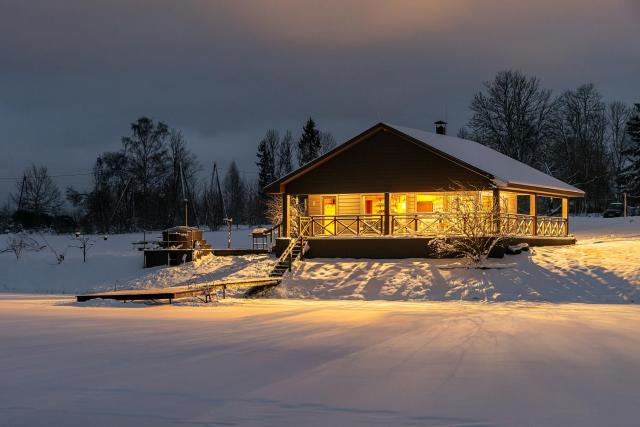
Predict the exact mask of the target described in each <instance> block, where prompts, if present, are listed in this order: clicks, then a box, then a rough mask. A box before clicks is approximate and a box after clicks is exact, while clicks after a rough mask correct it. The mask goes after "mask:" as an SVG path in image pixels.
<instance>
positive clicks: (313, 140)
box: [298, 117, 322, 166]
mask: <svg viewBox="0 0 640 427" xmlns="http://www.w3.org/2000/svg"><path fill="white" fill-rule="evenodd" d="M321 148H322V142H321V140H320V131H319V130H318V129H316V123H315V122H314V121H313V119H312V118H311V117H309V120H307V123H306V124H305V125H304V127H303V128H302V135H301V136H300V140H299V141H298V164H299V165H300V166H302V165H304V164H307V163H309V162H310V161H312V160H313V159H315V158H316V157H318V155H319V154H320V149H321Z"/></svg>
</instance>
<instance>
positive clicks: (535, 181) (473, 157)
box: [383, 123, 584, 195]
mask: <svg viewBox="0 0 640 427" xmlns="http://www.w3.org/2000/svg"><path fill="white" fill-rule="evenodd" d="M383 125H385V126H387V127H389V128H392V129H395V130H397V131H398V132H401V133H403V134H405V135H407V136H409V137H411V138H413V139H414V140H417V141H419V142H421V143H423V144H425V145H427V146H429V147H431V148H434V149H436V150H438V151H440V152H442V153H444V154H447V155H449V156H451V157H454V158H456V159H458V160H460V161H462V162H464V163H466V164H468V165H470V166H473V167H474V168H477V169H480V170H481V171H484V172H486V173H488V174H490V175H493V177H494V181H495V183H496V185H498V186H499V187H509V186H512V187H517V186H526V187H543V188H547V189H550V190H558V191H561V192H569V193H575V194H577V195H580V194H581V195H584V191H582V190H580V189H579V188H576V187H574V186H572V185H569V184H567V183H565V182H563V181H560V180H559V179H556V178H554V177H552V176H550V175H547V174H546V173H543V172H540V171H539V170H537V169H534V168H532V167H531V166H528V165H526V164H524V163H522V162H519V161H518V160H515V159H512V158H511V157H509V156H506V155H504V154H502V153H500V152H498V151H496V150H493V149H491V148H489V147H487V146H485V145H482V144H479V143H477V142H474V141H470V140H467V139H462V138H456V137H453V136H448V135H439V134H436V133H433V132H427V131H424V130H419V129H413V128H408V127H404V126H396V125H392V124H389V123H383Z"/></svg>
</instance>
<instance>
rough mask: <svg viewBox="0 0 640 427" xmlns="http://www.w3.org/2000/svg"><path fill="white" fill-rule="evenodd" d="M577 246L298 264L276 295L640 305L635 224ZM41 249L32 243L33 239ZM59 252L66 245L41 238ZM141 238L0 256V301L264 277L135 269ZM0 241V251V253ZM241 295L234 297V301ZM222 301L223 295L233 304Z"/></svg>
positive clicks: (195, 268)
mask: <svg viewBox="0 0 640 427" xmlns="http://www.w3.org/2000/svg"><path fill="white" fill-rule="evenodd" d="M571 228H572V232H573V233H574V234H575V235H576V237H577V238H578V244H577V245H575V246H565V247H546V248H534V249H533V251H532V252H531V253H528V254H527V253H523V254H521V255H517V256H508V257H505V259H504V260H502V261H500V263H501V264H506V265H507V268H503V269H495V270H467V269H443V268H441V267H442V266H444V265H447V264H451V261H449V260H426V259H408V260H387V261H385V260H355V259H342V260H336V259H324V260H323V259H313V260H306V261H304V262H299V263H297V264H296V265H295V267H294V269H293V272H292V274H290V275H288V276H286V277H285V280H284V281H283V283H282V285H281V286H280V287H279V288H278V289H277V290H276V292H275V295H274V296H275V297H278V298H304V299H359V300H432V301H447V300H467V301H476V300H480V301H551V302H590V303H632V302H640V263H638V261H637V254H638V253H640V217H634V218H613V219H603V218H595V217H594V218H571ZM34 237H35V238H36V239H40V240H42V239H41V238H40V236H37V235H36V236H34ZM205 237H206V239H207V240H208V241H210V242H212V243H213V244H214V247H226V232H224V231H220V232H215V233H207V234H206V236H205ZM45 238H46V239H47V241H48V242H49V243H50V244H51V245H52V246H53V247H54V248H56V250H57V251H58V252H61V251H63V250H64V248H65V247H67V246H68V245H69V244H70V243H71V241H70V239H69V238H68V237H66V236H45ZM141 238H142V235H136V234H129V235H115V236H110V237H109V239H108V240H107V241H104V240H101V239H100V238H98V237H97V238H96V240H95V246H94V247H93V248H92V249H91V251H90V253H89V259H88V261H87V263H83V262H82V258H81V253H80V251H79V250H78V249H74V248H68V249H66V258H65V261H64V262H63V263H62V264H61V265H57V264H56V262H55V259H54V257H53V255H52V254H51V253H50V252H49V251H46V250H45V251H42V252H38V253H26V254H25V255H24V256H23V258H22V259H21V260H19V261H16V260H15V258H14V257H13V256H12V255H11V254H7V253H5V254H0V269H1V270H2V273H0V291H4V292H20V293H55V294H60V293H72V294H73V293H85V292H89V291H99V290H110V289H130V288H148V287H160V286H176V285H184V284H188V283H199V282H206V281H211V280H217V279H223V278H243V277H256V276H264V275H266V274H267V273H268V272H269V271H270V269H271V268H272V266H273V264H274V262H275V259H274V258H273V257H270V256H266V255H263V256H244V257H207V258H204V259H203V260H201V261H200V262H196V263H194V264H187V265H183V266H181V267H174V268H164V267H157V268H152V269H142V268H141V264H142V254H141V253H140V252H138V251H136V250H134V249H133V248H132V245H131V242H133V241H137V240H141ZM2 240H3V238H2V236H0V245H1V244H2ZM233 243H234V246H235V247H249V246H250V245H251V241H250V238H249V229H247V228H241V229H240V230H234V235H233ZM242 291H243V290H238V292H242ZM233 292H234V291H232V292H231V295H233Z"/></svg>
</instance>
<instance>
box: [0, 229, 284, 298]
mask: <svg viewBox="0 0 640 427" xmlns="http://www.w3.org/2000/svg"><path fill="white" fill-rule="evenodd" d="M249 232H250V229H249V228H247V227H241V228H240V229H236V228H234V229H233V233H232V243H233V247H235V248H250V247H251V238H250V237H249ZM7 237H8V236H6V235H0V248H1V247H4V246H5V241H6V239H7ZM31 237H33V238H34V239H35V240H37V241H38V242H39V243H44V242H45V241H46V242H47V243H49V244H50V245H51V247H52V248H53V249H54V251H55V252H57V253H64V254H65V260H64V261H63V263H62V264H58V263H57V262H56V259H55V256H54V255H53V253H52V252H51V251H50V250H48V249H45V250H42V251H40V252H25V253H23V255H22V258H21V259H20V260H16V258H15V256H14V255H13V254H11V253H0V292H20V293H40V294H42V293H47V294H52V293H53V294H76V293H86V292H90V291H102V290H112V289H114V288H118V289H134V288H146V287H161V286H177V285H184V284H187V283H196V282H203V281H211V280H217V279H222V278H226V277H234V278H243V277H255V275H256V274H265V273H268V272H269V271H270V269H271V267H272V264H273V259H271V258H269V257H267V256H247V257H207V258H203V259H202V260H201V261H200V262H196V263H195V264H187V265H183V266H180V267H175V268H164V267H155V268H149V269H143V268H142V265H143V256H142V252H140V251H138V250H136V249H135V248H134V246H133V245H132V242H137V241H141V240H143V235H142V233H134V234H116V235H110V236H109V237H108V239H107V240H104V239H103V238H102V236H94V239H93V241H94V245H93V246H92V247H91V249H90V250H89V254H88V259H87V262H86V263H83V262H82V252H81V251H80V250H79V249H76V248H73V247H69V245H74V244H75V243H74V241H73V240H72V239H71V238H70V237H69V236H64V235H48V234H47V235H44V236H43V235H39V234H32V235H31ZM204 237H205V239H206V240H207V242H209V243H210V244H212V245H213V247H214V248H226V247H227V232H226V231H217V232H206V233H205V235H204ZM147 239H149V240H153V239H156V240H158V239H160V232H155V233H148V234H147Z"/></svg>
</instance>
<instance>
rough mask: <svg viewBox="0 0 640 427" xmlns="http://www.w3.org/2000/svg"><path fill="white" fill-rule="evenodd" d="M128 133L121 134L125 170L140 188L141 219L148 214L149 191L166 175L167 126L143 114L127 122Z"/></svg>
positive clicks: (155, 187)
mask: <svg viewBox="0 0 640 427" xmlns="http://www.w3.org/2000/svg"><path fill="white" fill-rule="evenodd" d="M131 133H132V134H131V136H127V137H124V138H122V145H123V147H124V152H125V154H126V156H127V160H128V170H129V173H130V175H131V176H132V177H133V179H134V184H135V188H137V189H138V191H139V192H140V199H141V200H139V203H140V206H141V208H142V209H141V213H142V216H143V218H144V219H145V221H147V220H148V218H149V217H150V216H151V211H150V202H151V200H150V195H151V193H152V192H154V191H156V190H157V189H158V188H159V187H160V186H161V184H162V182H163V179H164V178H165V177H166V175H167V172H168V171H167V165H168V162H167V149H166V141H167V138H168V137H169V128H168V126H167V125H166V124H164V123H162V122H158V123H155V122H154V121H153V120H151V119H149V118H147V117H141V118H139V119H138V120H137V121H136V122H135V123H132V124H131Z"/></svg>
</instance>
